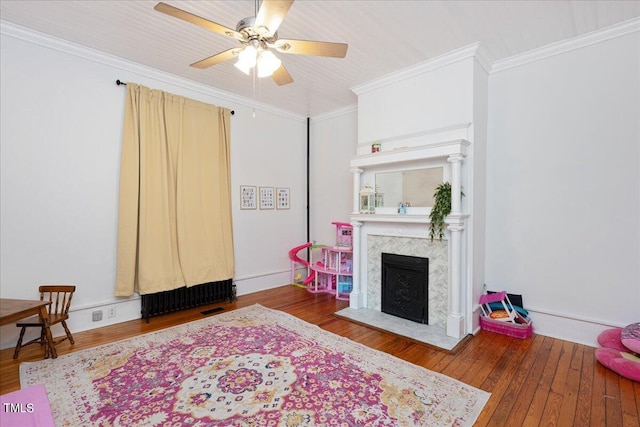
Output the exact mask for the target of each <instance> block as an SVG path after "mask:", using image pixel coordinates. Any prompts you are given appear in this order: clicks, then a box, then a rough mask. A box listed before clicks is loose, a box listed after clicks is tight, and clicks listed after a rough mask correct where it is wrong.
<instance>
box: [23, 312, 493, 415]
mask: <svg viewBox="0 0 640 427" xmlns="http://www.w3.org/2000/svg"><path fill="white" fill-rule="evenodd" d="M20 381H21V385H22V387H27V386H30V385H34V384H44V385H45V386H46V389H47V392H48V394H49V399H50V401H51V408H52V411H53V415H54V418H55V421H56V426H58V427H62V426H89V425H91V426H126V427H133V426H144V427H149V426H287V427H294V426H324V425H327V426H330V425H340V426H430V427H432V426H441V425H442V426H444V425H446V426H472V425H473V422H474V421H475V420H476V419H477V417H478V415H479V414H480V411H481V410H482V408H483V407H484V405H485V404H486V402H487V399H488V398H489V393H486V392H484V391H482V390H478V389H476V388H473V387H470V386H468V385H466V384H464V383H461V382H459V381H456V380H454V379H451V378H449V377H447V376H444V375H441V374H438V373H435V372H431V371H429V370H427V369H424V368H421V367H419V366H415V365H413V364H411V363H408V362H405V361H403V360H400V359H398V358H395V357H393V356H390V355H388V354H386V353H382V352H380V351H377V350H373V349H370V348H368V347H365V346H363V345H361V344H358V343H355V342H353V341H350V340H348V339H346V338H343V337H340V336H337V335H334V334H332V333H329V332H327V331H324V330H322V329H321V328H319V327H317V326H315V325H311V324H309V323H306V322H304V321H302V320H300V319H298V318H295V317H293V316H291V315H289V314H286V313H283V312H280V311H276V310H271V309H268V308H265V307H262V306H260V305H254V306H251V307H247V308H242V309H238V310H234V311H231V312H227V313H223V314H219V315H217V316H214V317H208V318H205V319H202V320H198V321H195V322H191V323H188V324H185V325H180V326H176V327H173V328H169V329H164V330H162V331H158V332H154V333H149V334H146V335H142V336H139V337H135V338H131V339H127V340H123V341H118V342H115V343H111V344H106V345H104V346H100V347H95V348H92V349H88V350H83V351H79V352H77V353H72V354H68V355H63V356H60V357H58V358H57V359H54V360H51V359H47V360H43V361H39V362H32V363H23V364H21V365H20Z"/></svg>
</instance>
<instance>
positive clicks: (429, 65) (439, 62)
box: [351, 42, 487, 95]
mask: <svg viewBox="0 0 640 427" xmlns="http://www.w3.org/2000/svg"><path fill="white" fill-rule="evenodd" d="M479 46H480V43H478V42H476V43H472V44H470V45H468V46H465V47H462V48H460V49H456V50H454V51H451V52H448V53H445V54H444V55H440V56H437V57H435V58H433V59H430V60H428V61H424V62H421V63H419V64H416V65H414V66H411V67H408V68H405V69H402V70H399V71H396V72H393V73H391V74H387V75H386V76H382V77H380V78H379V79H375V80H372V81H370V82H367V83H363V84H361V85H357V86H354V87H352V88H351V90H352V91H353V92H354V93H355V94H356V95H361V94H363V93H365V92H369V91H370V90H373V89H379V88H381V87H384V86H387V85H390V84H393V83H397V82H399V81H402V80H406V79H410V78H412V77H415V76H418V75H421V74H424V73H426V72H429V71H432V70H435V69H437V68H441V67H444V66H447V65H449V64H453V63H456V62H459V61H462V60H465V59H468V58H471V57H473V56H475V55H476V53H477V52H478V48H479ZM486 57H487V56H486V54H485V55H484V56H483V59H482V61H480V64H481V65H482V64H483V63H485V64H486ZM483 67H484V65H483ZM485 69H486V68H485Z"/></svg>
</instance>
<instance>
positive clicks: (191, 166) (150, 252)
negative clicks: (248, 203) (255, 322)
mask: <svg viewBox="0 0 640 427" xmlns="http://www.w3.org/2000/svg"><path fill="white" fill-rule="evenodd" d="M229 123H230V111H229V110H228V109H225V108H221V107H216V106H214V105H209V104H205V103H202V102H198V101H194V100H191V99H186V98H183V97H180V96H176V95H172V94H169V93H166V92H162V91H159V90H152V89H149V88H147V87H144V86H140V85H137V84H135V83H127V100H126V106H125V118H124V132H123V139H122V159H121V170H120V204H119V212H118V214H119V218H118V258H117V260H118V267H117V274H116V286H115V295H116V296H130V295H132V294H133V292H134V291H135V292H138V293H139V294H141V295H144V294H150V293H155V292H160V291H166V290H171V289H176V288H179V287H182V286H185V285H186V286H193V285H198V284H201V283H207V282H214V281H218V280H225V279H229V278H232V277H233V275H234V268H235V267H234V257H233V234H232V219H231V179H230V141H229V140H230V129H229Z"/></svg>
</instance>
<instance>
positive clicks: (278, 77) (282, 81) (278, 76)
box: [271, 65, 293, 86]
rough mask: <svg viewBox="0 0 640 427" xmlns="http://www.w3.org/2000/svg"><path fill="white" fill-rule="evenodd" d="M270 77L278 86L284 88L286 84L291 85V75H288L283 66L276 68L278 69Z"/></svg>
mask: <svg viewBox="0 0 640 427" xmlns="http://www.w3.org/2000/svg"><path fill="white" fill-rule="evenodd" d="M271 77H272V78H273V81H275V82H276V84H277V85H278V86H284V85H286V84H289V83H293V79H292V78H291V75H290V74H289V72H288V71H287V69H286V68H284V65H280V67H278V69H277V70H276V71H274V72H273V74H272V75H271Z"/></svg>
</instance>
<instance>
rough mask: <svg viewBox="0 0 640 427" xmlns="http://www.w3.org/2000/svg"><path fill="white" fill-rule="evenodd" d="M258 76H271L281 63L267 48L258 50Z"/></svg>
mask: <svg viewBox="0 0 640 427" xmlns="http://www.w3.org/2000/svg"><path fill="white" fill-rule="evenodd" d="M257 62H258V77H269V76H271V75H272V74H273V73H274V72H275V71H276V70H277V69H278V68H280V65H281V64H282V61H280V60H279V59H278V57H277V56H275V55H274V54H273V52H270V51H268V50H263V51H261V52H258V61H257Z"/></svg>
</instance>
